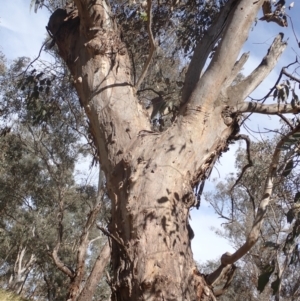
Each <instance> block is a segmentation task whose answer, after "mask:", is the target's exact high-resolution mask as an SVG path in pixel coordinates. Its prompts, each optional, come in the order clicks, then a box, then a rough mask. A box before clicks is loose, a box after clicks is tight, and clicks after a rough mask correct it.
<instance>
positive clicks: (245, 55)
mask: <svg viewBox="0 0 300 301" xmlns="http://www.w3.org/2000/svg"><path fill="white" fill-rule="evenodd" d="M249 55H250V52H246V53H243V54H242V56H241V57H240V59H239V60H238V61H236V63H235V64H234V66H233V69H232V71H231V74H230V76H229V77H228V78H227V79H226V81H225V82H224V85H223V86H224V89H225V90H227V88H228V87H229V86H230V85H231V84H232V82H233V81H234V80H235V79H236V77H237V75H238V74H239V73H240V71H241V70H242V68H243V66H244V65H245V64H246V62H247V60H248V58H249Z"/></svg>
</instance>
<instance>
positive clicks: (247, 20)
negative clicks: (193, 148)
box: [187, 0, 263, 114]
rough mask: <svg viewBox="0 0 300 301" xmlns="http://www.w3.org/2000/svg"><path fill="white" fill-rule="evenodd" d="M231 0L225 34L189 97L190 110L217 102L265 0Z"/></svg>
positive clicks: (194, 111) (192, 111)
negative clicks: (253, 0)
mask: <svg viewBox="0 0 300 301" xmlns="http://www.w3.org/2000/svg"><path fill="white" fill-rule="evenodd" d="M229 3H230V4H231V6H230V10H229V14H228V16H227V17H226V18H225V20H224V23H225V26H226V28H225V30H224V33H223V38H222V40H221V42H220V45H219V46H218V49H217V51H216V53H215V55H214V57H213V59H212V60H211V62H210V64H209V66H208V68H207V70H206V71H205V73H204V74H203V76H202V77H201V79H200V80H199V81H198V83H197V84H196V86H195V89H194V91H193V92H192V94H191V97H190V99H189V104H188V105H187V110H188V111H190V112H191V114H193V113H194V114H195V113H196V112H197V107H199V105H201V106H202V107H204V108H205V109H206V110H209V108H211V107H213V106H216V105H218V101H219V100H218V98H219V95H220V91H221V89H222V85H223V84H224V81H225V80H226V78H227V76H228V74H230V73H231V71H232V69H233V67H234V64H235V62H236V60H237V58H238V55H239V51H240V49H241V47H242V45H243V44H244V43H245V41H246V39H247V37H248V34H249V30H250V27H251V25H252V20H254V18H255V16H256V15H257V13H258V10H259V9H260V7H261V5H262V3H263V0H259V1H255V2H249V1H248V0H247V1H246V0H236V1H232V2H229ZM232 41H234V43H233V42H232ZM203 112H204V111H203Z"/></svg>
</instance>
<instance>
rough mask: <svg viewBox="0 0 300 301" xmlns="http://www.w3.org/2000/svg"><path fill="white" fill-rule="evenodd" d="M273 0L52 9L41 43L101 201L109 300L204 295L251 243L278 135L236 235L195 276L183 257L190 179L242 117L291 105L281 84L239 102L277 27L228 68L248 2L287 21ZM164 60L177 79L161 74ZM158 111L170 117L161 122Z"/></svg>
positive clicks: (87, 2)
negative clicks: (86, 129)
mask: <svg viewBox="0 0 300 301" xmlns="http://www.w3.org/2000/svg"><path fill="white" fill-rule="evenodd" d="M284 2H285V1H278V3H273V2H272V3H271V1H264V0H258V1H248V0H228V1H213V0H211V1H200V0H199V1H192V0H191V1H172V2H169V1H154V0H153V1H152V0H147V1H146V2H145V1H143V2H138V3H137V2H135V1H128V2H126V3H121V2H119V1H111V2H108V1H105V0H75V1H74V2H73V1H72V2H70V3H68V4H67V5H66V6H61V7H58V9H57V10H55V11H54V12H53V14H52V15H51V17H50V19H49V23H48V26H47V30H48V33H49V35H50V36H51V38H52V41H51V42H50V43H49V47H53V46H54V45H56V47H57V50H58V52H59V55H60V56H61V57H62V59H63V60H64V62H65V63H66V65H67V66H68V68H69V70H70V73H71V75H72V80H73V84H74V86H75V89H76V91H77V93H78V96H79V99H80V104H81V105H82V107H83V108H84V110H85V113H86V116H87V118H88V119H89V122H90V126H91V133H92V136H93V138H94V143H95V145H96V147H97V150H98V155H99V161H100V164H101V168H102V169H103V171H104V173H105V176H106V180H107V188H108V195H109V197H110V199H111V202H112V203H111V221H110V224H109V226H108V229H107V230H106V231H107V234H108V235H109V236H110V237H111V239H112V256H111V258H112V262H111V268H112V277H111V280H110V286H111V289H112V299H113V300H146V299H147V300H177V299H182V300H183V299H184V300H214V299H215V297H214V293H213V292H212V290H211V286H210V285H211V284H214V283H215V282H216V281H217V280H219V279H220V278H222V277H223V278H224V277H225V278H226V277H228V279H230V278H232V275H233V273H234V270H235V266H234V263H235V262H236V261H237V260H239V259H240V258H242V257H243V256H244V255H245V254H246V253H247V252H248V251H249V250H250V249H251V248H252V247H253V246H254V245H255V243H256V241H257V239H258V237H259V235H260V231H261V227H262V222H263V220H264V216H265V214H266V210H267V206H268V204H269V202H270V197H271V195H272V191H273V182H274V178H275V176H276V173H277V168H278V164H279V161H280V154H281V152H282V146H283V145H284V143H285V141H284V140H281V141H279V142H278V145H277V146H276V147H275V148H274V151H273V152H272V154H271V155H270V166H269V169H268V172H267V173H266V175H265V177H266V184H265V186H264V187H263V189H262V194H261V195H260V198H259V199H260V203H259V206H258V209H257V211H256V213H255V218H254V223H253V225H252V226H251V227H250V229H248V231H247V232H248V236H247V239H246V242H245V243H244V244H242V245H241V247H240V248H239V249H237V251H236V252H235V253H234V254H229V253H226V254H223V256H222V257H221V265H220V266H219V267H218V268H217V269H216V271H214V272H212V273H211V274H209V275H207V277H205V278H204V277H203V275H201V274H200V273H199V272H198V270H197V268H196V266H195V263H194V260H193V256H192V251H191V246H190V240H191V238H192V235H191V228H190V226H189V221H188V216H189V210H190V209H191V208H192V207H193V206H195V205H197V201H196V199H195V195H194V188H195V186H197V185H200V188H201V189H202V187H203V183H204V181H205V180H206V178H207V177H209V175H210V171H211V169H212V167H213V166H214V163H215V162H216V160H217V159H218V158H219V156H220V155H221V154H222V153H223V152H224V151H226V150H227V149H228V147H229V144H230V142H232V141H234V140H237V139H242V138H243V137H241V136H240V135H239V134H238V131H239V127H240V123H241V120H242V116H243V114H247V113H251V114H280V115H281V116H283V115H284V114H286V113H294V114H297V113H298V112H299V103H298V100H297V99H296V97H293V100H294V101H291V103H287V100H288V99H287V97H286V96H287V90H288V89H287V88H285V87H287V85H282V86H280V85H278V87H277V86H276V87H275V86H274V88H273V89H272V91H274V90H275V91H277V94H278V95H277V96H276V97H278V99H279V100H280V102H279V103H278V104H269V103H268V102H258V101H247V100H246V99H247V97H248V96H249V95H250V94H251V93H252V92H253V91H254V90H255V89H256V87H257V86H258V85H259V84H260V83H261V82H262V81H263V80H264V79H265V78H266V76H267V75H268V74H269V73H270V72H271V71H272V70H273V68H274V67H275V65H276V64H277V61H278V59H279V57H280V55H281V54H282V52H283V51H284V49H285V48H286V45H287V43H286V42H285V41H284V40H283V34H281V33H279V34H278V35H277V36H276V37H275V39H274V41H273V43H272V45H271V46H270V48H269V50H268V52H267V53H266V55H265V56H264V57H263V55H262V61H261V63H260V64H259V65H258V66H257V68H256V69H255V70H254V71H253V72H252V73H251V74H250V75H249V76H246V77H245V78H243V79H241V78H240V76H239V74H240V71H241V69H242V67H243V65H244V64H245V62H246V61H247V59H248V57H249V54H243V55H242V56H241V57H240V58H239V53H240V51H241V49H242V47H243V45H244V43H245V41H246V39H247V38H248V35H249V31H250V29H251V26H252V25H253V23H254V22H255V21H256V17H257V14H258V12H259V10H260V9H261V7H262V8H263V17H262V18H261V20H262V21H264V22H266V24H267V22H275V23H277V24H278V25H279V26H287V25H288V22H287V15H286V12H285V6H284ZM34 3H35V4H36V5H37V4H38V5H37V8H38V7H39V6H40V5H42V6H43V5H45V6H47V7H48V8H49V9H52V8H56V6H57V5H60V4H61V3H60V2H59V1H46V0H44V1H41V0H39V1H35V2H34ZM183 56H184V59H183ZM154 58H155V60H154ZM172 64H173V65H172ZM170 66H173V69H172V70H173V72H174V73H173V77H172V79H174V77H176V74H177V76H178V80H174V81H172V80H171V76H170V75H169V74H165V73H164V70H169V69H168V68H170ZM185 67H186V69H185ZM167 72H169V71H167ZM174 74H175V75H174ZM237 77H238V80H237ZM293 80H297V79H296V78H295V77H294V79H293ZM172 82H173V83H175V85H174V89H172V87H171V85H172ZM170 88H171V90H170ZM145 92H146V93H145ZM143 93H145V94H143ZM270 93H271V92H270ZM165 94H167V96H168V98H169V99H167V98H166V95H165ZM269 95H270V94H268V95H267V96H269ZM155 98H156V99H155ZM157 98H158V99H157ZM173 100H174V101H173ZM282 101H284V102H283V103H282ZM170 103H171V104H170ZM147 105H148V106H151V105H152V107H153V111H152V114H151V116H150V114H149V113H148V112H147ZM156 112H157V113H156ZM168 112H171V113H172V115H173V114H174V115H173V116H172V118H171V120H170V122H168V123H167V125H166V126H164V125H165V124H166V123H164V120H163V116H164V115H166V114H168ZM171 113H170V114H171ZM156 116H158V117H157V119H156V120H157V121H155V120H154V119H155V118H154V117H156ZM157 125H158V126H157ZM161 125H162V126H161ZM298 130H299V125H298V124H296V125H294V126H292V128H291V130H290V131H289V132H288V133H286V134H285V136H286V137H291V136H292V135H294V134H296V133H297V132H298ZM201 189H200V190H201Z"/></svg>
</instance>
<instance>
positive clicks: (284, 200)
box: [206, 121, 300, 300]
mask: <svg viewBox="0 0 300 301" xmlns="http://www.w3.org/2000/svg"><path fill="white" fill-rule="evenodd" d="M291 124H292V121H291ZM286 131H287V129H286V128H285V129H283V130H282V131H281V132H282V133H284V132H286ZM279 138H280V136H277V137H276V136H275V137H273V138H272V139H267V138H266V139H264V140H263V141H262V142H257V143H252V145H251V150H250V151H251V157H249V158H251V159H250V162H251V163H253V166H252V167H251V168H249V169H247V170H245V169H244V167H245V166H247V164H249V163H248V160H249V158H248V155H247V154H246V153H245V151H244V150H242V149H239V150H238V152H237V157H236V158H237V159H236V167H237V173H238V175H242V174H243V176H242V177H241V178H240V180H239V181H238V182H236V181H235V177H234V175H233V174H232V175H230V176H228V177H227V179H226V181H225V182H219V183H218V184H217V186H216V187H217V190H216V192H214V193H209V194H207V195H206V199H207V200H208V201H209V203H210V204H211V205H212V207H213V208H214V209H215V211H216V212H217V214H218V215H219V216H220V217H222V218H224V219H225V224H224V227H225V231H224V232H218V233H219V234H220V235H222V236H224V237H225V238H227V239H228V240H229V241H230V242H231V244H232V246H233V247H234V248H235V249H238V248H239V247H240V246H241V245H242V244H243V242H244V241H245V238H246V237H247V235H248V231H249V228H251V225H252V224H253V220H254V218H255V212H256V208H257V207H258V206H259V197H260V195H261V193H262V191H261V190H262V187H263V185H262V179H264V178H265V177H266V173H267V170H268V166H269V164H270V162H269V158H270V156H271V154H272V151H273V149H274V147H275V145H276V144H277V142H278V140H279ZM297 138H298V137H297V135H296V136H295V138H294V140H293V139H291V140H289V141H288V140H286V145H285V147H286V148H287V151H286V154H285V156H283V157H282V162H281V168H280V169H279V170H278V175H277V177H276V183H275V184H274V189H273V194H272V202H271V203H270V205H269V206H270V207H269V210H268V211H267V213H266V218H265V226H264V228H263V229H262V230H261V235H260V237H259V240H258V242H257V243H256V245H255V246H254V247H253V248H252V249H251V250H250V251H249V253H248V254H247V255H246V256H245V257H243V259H242V261H241V262H240V264H239V270H240V271H239V272H238V274H239V275H238V277H237V278H235V279H234V280H233V286H232V287H231V288H230V290H229V291H228V292H227V293H226V295H225V296H224V297H223V298H222V299H221V300H235V299H236V298H237V300H238V299H239V298H240V294H241V291H242V292H243V294H245V295H244V298H245V299H247V300H270V295H274V296H275V300H280V298H282V300H297V299H298V298H299V293H300V292H299V286H298V283H299V273H298V265H299V250H298V245H299V237H298V236H299V225H298V223H299V213H298V212H299V208H298V207H299V206H298V202H299V192H298V190H299V177H298V174H299V170H298V162H299V158H298V157H299V151H298V142H297ZM292 142H293V143H292ZM294 143H296V145H295V146H294V147H293V146H292V145H293V144H294ZM290 162H293V164H292V165H293V166H291V163H290ZM243 170H244V171H245V172H244V173H243ZM242 275H244V277H245V278H247V280H245V282H244V284H243V282H242V281H241V276H242ZM258 292H259V293H260V294H258ZM262 292H264V293H263V294H261V293H262Z"/></svg>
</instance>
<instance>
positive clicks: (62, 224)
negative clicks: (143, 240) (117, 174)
mask: <svg viewBox="0 0 300 301" xmlns="http://www.w3.org/2000/svg"><path fill="white" fill-rule="evenodd" d="M28 62H29V61H28V59H27V58H20V59H17V60H16V61H15V62H14V63H13V64H12V65H11V66H9V67H5V62H3V63H4V67H3V72H2V74H1V97H2V102H1V113H2V116H1V117H2V121H3V122H2V126H3V128H2V131H1V139H0V145H1V150H2V152H1V156H0V171H1V176H0V214H1V225H0V231H1V245H0V248H1V255H0V258H1V259H0V260H1V261H0V269H1V278H0V281H1V286H2V287H4V288H7V289H10V290H12V291H14V292H15V293H17V294H19V295H23V296H26V297H27V298H28V299H32V300H34V299H36V298H38V299H39V300H65V299H66V296H67V295H68V299H69V300H74V298H75V296H73V295H74V294H73V291H74V290H76V292H77V295H78V294H79V293H82V294H83V295H82V296H81V297H80V298H81V299H80V298H78V296H77V295H76V300H85V299H84V298H85V295H86V291H87V290H88V291H89V294H92V295H95V296H98V297H99V298H103V299H107V298H108V296H109V291H108V289H107V286H106V285H104V282H103V281H104V280H103V281H102V283H101V278H102V277H101V276H102V273H103V270H104V268H105V267H106V264H107V262H108V259H109V249H110V248H109V245H108V243H107V242H106V239H105V238H104V236H103V235H102V234H101V232H99V230H98V229H97V227H96V223H97V222H98V223H101V224H103V223H104V224H106V223H107V221H106V219H107V218H109V216H108V215H107V208H108V207H109V202H108V198H107V195H106V193H105V179H104V176H103V173H102V174H100V176H99V191H98V192H97V187H95V185H94V183H93V182H92V179H91V177H90V176H89V177H85V179H84V178H83V179H82V180H81V183H79V182H78V180H77V182H76V181H75V177H78V175H76V174H75V170H74V168H75V164H76V162H78V160H79V159H80V158H82V157H83V156H87V155H88V154H89V153H91V154H93V150H92V148H91V147H90V145H88V144H87V142H86V140H85V139H84V138H85V137H86V133H87V131H86V130H85V128H86V127H87V125H86V121H85V119H84V118H83V115H82V112H81V109H80V107H79V105H73V106H72V107H71V106H70V103H75V99H74V98H75V94H74V91H73V90H72V88H71V87H70V85H69V79H68V73H67V72H64V67H63V66H62V65H58V64H57V63H58V61H57V62H56V65H55V68H52V67H53V66H51V65H50V64H47V65H46V66H44V69H43V70H41V67H40V70H39V71H37V70H36V69H31V70H30V71H29V72H28V75H27V74H24V73H22V71H24V68H25V66H26V65H27V64H28ZM41 63H42V62H41ZM36 68H38V66H36ZM49 70H50V73H51V75H50V77H46V76H45V73H46V72H48V71H49ZM55 80H59V82H61V85H60V89H56V85H55ZM63 83H65V85H64V84H63ZM70 108H71V109H70ZM82 176H83V175H82ZM96 246H97V247H96ZM94 248H97V249H98V251H97V252H92V250H93V249H94ZM99 275H100V276H99ZM91 279H95V280H96V284H95V283H94V282H93V281H91ZM98 282H99V283H98ZM97 290H98V291H97ZM77 298H78V299H77Z"/></svg>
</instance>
